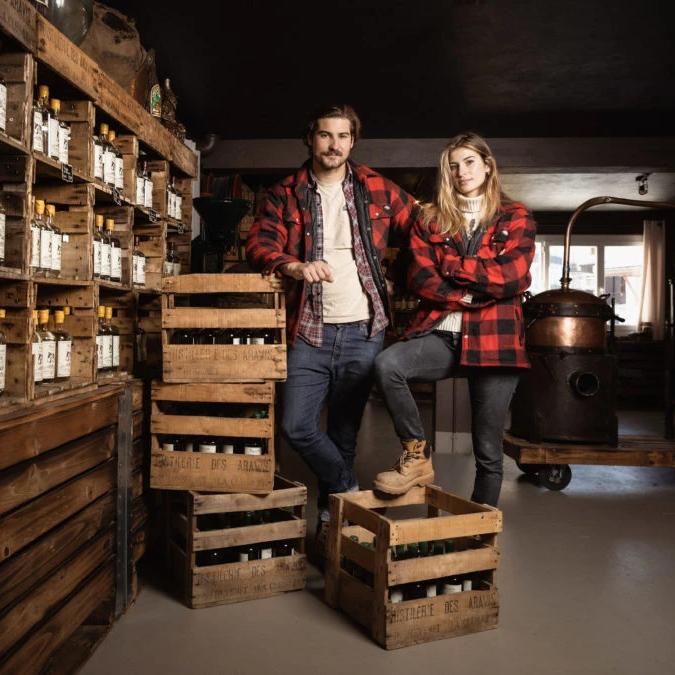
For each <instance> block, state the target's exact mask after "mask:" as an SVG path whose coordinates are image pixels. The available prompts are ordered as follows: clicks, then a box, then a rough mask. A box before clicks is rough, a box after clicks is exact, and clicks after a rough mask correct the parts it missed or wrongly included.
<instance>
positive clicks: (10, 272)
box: [0, 265, 30, 281]
mask: <svg viewBox="0 0 675 675" xmlns="http://www.w3.org/2000/svg"><path fill="white" fill-rule="evenodd" d="M29 278H30V277H29V275H28V274H26V273H25V272H22V271H21V270H20V269H19V268H18V267H3V266H2V265H0V279H9V280H12V281H26V280H28V279H29Z"/></svg>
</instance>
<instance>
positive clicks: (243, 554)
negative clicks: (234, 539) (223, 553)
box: [239, 551, 248, 562]
mask: <svg viewBox="0 0 675 675" xmlns="http://www.w3.org/2000/svg"><path fill="white" fill-rule="evenodd" d="M239 562H248V553H247V552H245V551H240V552H239Z"/></svg>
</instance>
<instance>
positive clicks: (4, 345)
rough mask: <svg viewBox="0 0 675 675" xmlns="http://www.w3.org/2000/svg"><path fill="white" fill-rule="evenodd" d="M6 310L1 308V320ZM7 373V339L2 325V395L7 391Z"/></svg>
mask: <svg viewBox="0 0 675 675" xmlns="http://www.w3.org/2000/svg"><path fill="white" fill-rule="evenodd" d="M5 315H6V311H5V310H4V309H0V321H3V320H4V319H5ZM6 373H7V339H6V338H5V333H4V332H3V330H2V326H0V396H2V395H3V394H4V393H5V382H6V379H7V377H6Z"/></svg>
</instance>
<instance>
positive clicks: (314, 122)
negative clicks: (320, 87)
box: [302, 103, 361, 147]
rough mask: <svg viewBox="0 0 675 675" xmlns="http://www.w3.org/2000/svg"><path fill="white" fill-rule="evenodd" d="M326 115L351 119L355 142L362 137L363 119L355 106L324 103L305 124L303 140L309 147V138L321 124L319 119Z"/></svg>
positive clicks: (350, 123)
mask: <svg viewBox="0 0 675 675" xmlns="http://www.w3.org/2000/svg"><path fill="white" fill-rule="evenodd" d="M326 117H343V118H344V119H346V120H349V127H350V130H351V132H352V138H353V139H354V143H356V141H358V140H359V138H360V137H361V120H360V119H359V116H358V115H357V114H356V111H355V110H354V108H352V107H351V106H350V105H347V104H346V103H340V104H332V105H324V106H322V107H320V108H317V109H316V110H315V111H314V113H313V114H312V116H311V117H310V119H309V121H308V122H307V125H306V126H305V133H304V135H303V137H302V140H303V142H304V143H305V145H306V146H307V147H309V143H308V140H307V139H310V138H311V137H312V136H313V135H314V132H315V131H316V128H317V126H318V125H319V120H321V119H324V118H326Z"/></svg>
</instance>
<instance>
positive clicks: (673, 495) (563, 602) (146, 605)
mask: <svg viewBox="0 0 675 675" xmlns="http://www.w3.org/2000/svg"><path fill="white" fill-rule="evenodd" d="M425 414H426V420H427V423H428V420H429V419H430V414H429V411H428V410H427V411H426V413H425ZM621 420H622V426H621V430H622V432H623V433H633V434H634V433H644V432H649V431H652V432H654V434H655V435H656V434H658V433H660V431H661V418H660V416H659V415H658V414H644V413H638V414H632V413H625V414H622V415H621ZM359 448H360V453H361V454H360V459H359V464H358V469H359V476H360V478H361V481H362V485H363V486H364V487H366V486H368V485H369V481H370V480H372V477H373V475H374V474H375V473H376V471H377V470H379V469H381V467H382V466H386V465H389V464H390V463H391V462H392V461H393V460H394V459H395V458H396V457H397V455H398V452H399V450H398V446H397V443H396V440H395V437H394V435H393V432H392V430H391V424H390V422H389V420H388V418H387V417H386V413H385V411H384V410H383V409H382V407H381V404H379V403H377V402H371V403H370V404H369V406H368V409H367V411H366V415H365V418H364V424H363V428H362V432H361V437H360V444H359ZM434 461H435V466H436V475H437V480H436V482H437V483H438V484H440V485H442V486H443V487H445V488H446V489H448V490H450V491H451V492H455V493H457V494H459V495H464V496H467V495H469V494H470V491H471V485H472V481H473V463H472V458H471V457H470V456H456V455H437V456H436V458H435V460H434ZM284 467H285V468H284V473H285V475H287V476H289V477H291V478H294V479H297V480H301V481H302V480H303V479H307V480H308V482H309V485H312V482H311V480H310V478H309V474H308V472H307V470H306V469H305V467H304V466H302V465H301V464H300V462H299V461H298V460H297V458H296V457H295V456H294V455H293V454H292V453H286V454H285V455H284ZM500 507H501V508H502V510H503V512H504V533H503V535H502V536H501V538H500V544H501V549H502V566H501V568H500V570H499V572H498V576H497V582H498V586H499V589H500V600H501V610H500V625H499V627H498V628H497V630H493V631H488V632H485V633H479V634H475V635H470V636H466V637H460V638H454V639H449V640H441V641H438V642H433V643H429V644H426V645H420V646H416V647H410V648H407V649H402V650H397V651H393V652H387V651H385V650H383V649H381V648H380V647H379V646H377V645H376V644H375V643H374V642H372V641H371V640H370V638H369V637H368V636H367V635H365V634H364V633H362V632H361V631H360V629H359V628H358V627H357V626H356V625H355V624H353V623H351V621H350V620H349V619H348V618H347V617H345V616H343V615H341V614H339V613H337V612H335V611H333V610H332V609H330V608H329V607H328V606H327V605H325V604H324V603H323V601H322V597H321V589H322V579H321V576H320V575H319V574H318V572H317V571H316V570H315V569H314V568H311V576H310V579H309V584H308V590H306V591H304V592H297V593H290V594H287V595H285V596H282V597H276V598H270V599H265V600H258V601H253V602H248V603H242V604H237V605H226V606H221V607H215V608H210V609H201V610H190V609H187V608H186V607H184V606H182V605H181V604H179V603H178V602H177V601H176V600H174V599H173V598H171V597H169V596H167V595H166V594H165V593H164V592H163V591H161V590H158V589H157V588H155V587H154V586H153V584H152V579H149V580H147V581H146V585H145V587H144V589H143V591H142V592H141V594H140V596H139V598H138V600H137V602H136V604H135V605H134V606H133V607H132V608H131V609H130V611H129V612H128V613H127V614H126V615H125V616H124V617H123V618H122V619H121V620H120V621H119V622H118V623H117V624H115V626H114V627H113V629H112V631H111V632H110V634H109V636H108V637H107V638H106V640H105V641H104V642H103V643H102V645H101V646H100V647H99V649H98V650H97V651H96V652H95V653H94V655H93V657H92V658H91V660H90V661H89V662H88V664H87V665H86V666H85V667H84V668H83V670H82V671H81V673H82V675H108V674H110V675H119V673H131V674H133V675H135V674H136V673H143V674H144V675H154V674H155V673H157V674H160V673H161V674H162V675H172V674H174V673H175V674H179V673H180V674H183V673H191V674H199V675H211V674H214V675H215V674H228V675H249V674H257V673H275V674H285V673H289V674H290V673H292V674H294V675H300V674H302V673H308V674H309V673H311V674H315V673H321V675H333V674H335V675H338V674H339V675H342V674H343V673H350V672H353V673H369V674H371V675H375V674H379V673H386V675H398V674H399V673H401V674H404V673H405V674H406V675H409V673H412V672H451V673H453V675H472V674H474V673H475V674H476V675H485V674H486V673H492V674H494V675H509V674H511V673H514V674H515V673H517V674H519V675H530V674H535V673H536V674H538V673H546V675H555V674H560V675H571V674H586V673H588V674H589V675H590V674H593V675H598V674H601V675H604V674H605V673H607V674H609V673H612V674H621V673H626V674H629V673H630V674H631V675H634V674H636V673H639V674H640V675H648V674H652V673H653V674H654V675H665V674H666V673H673V672H675V638H674V636H675V626H674V617H675V614H674V613H673V607H675V583H673V578H674V577H673V569H674V568H673V561H674V560H675V470H672V469H633V468H614V467H582V466H575V467H573V478H572V482H571V484H570V485H569V486H568V487H567V488H566V489H565V491H564V492H550V491H547V490H545V489H543V488H540V487H537V486H536V485H534V484H533V483H531V482H530V481H529V480H528V479H527V478H525V477H524V476H523V475H521V474H520V472H519V471H518V469H517V468H516V467H515V464H514V463H513V462H512V461H511V460H510V459H508V458H507V459H506V460H505V478H504V485H503V489H502V498H501V502H500ZM313 514H314V510H313V508H312V509H310V518H311V520H310V526H313V524H314V518H313ZM439 669H442V670H439Z"/></svg>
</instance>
